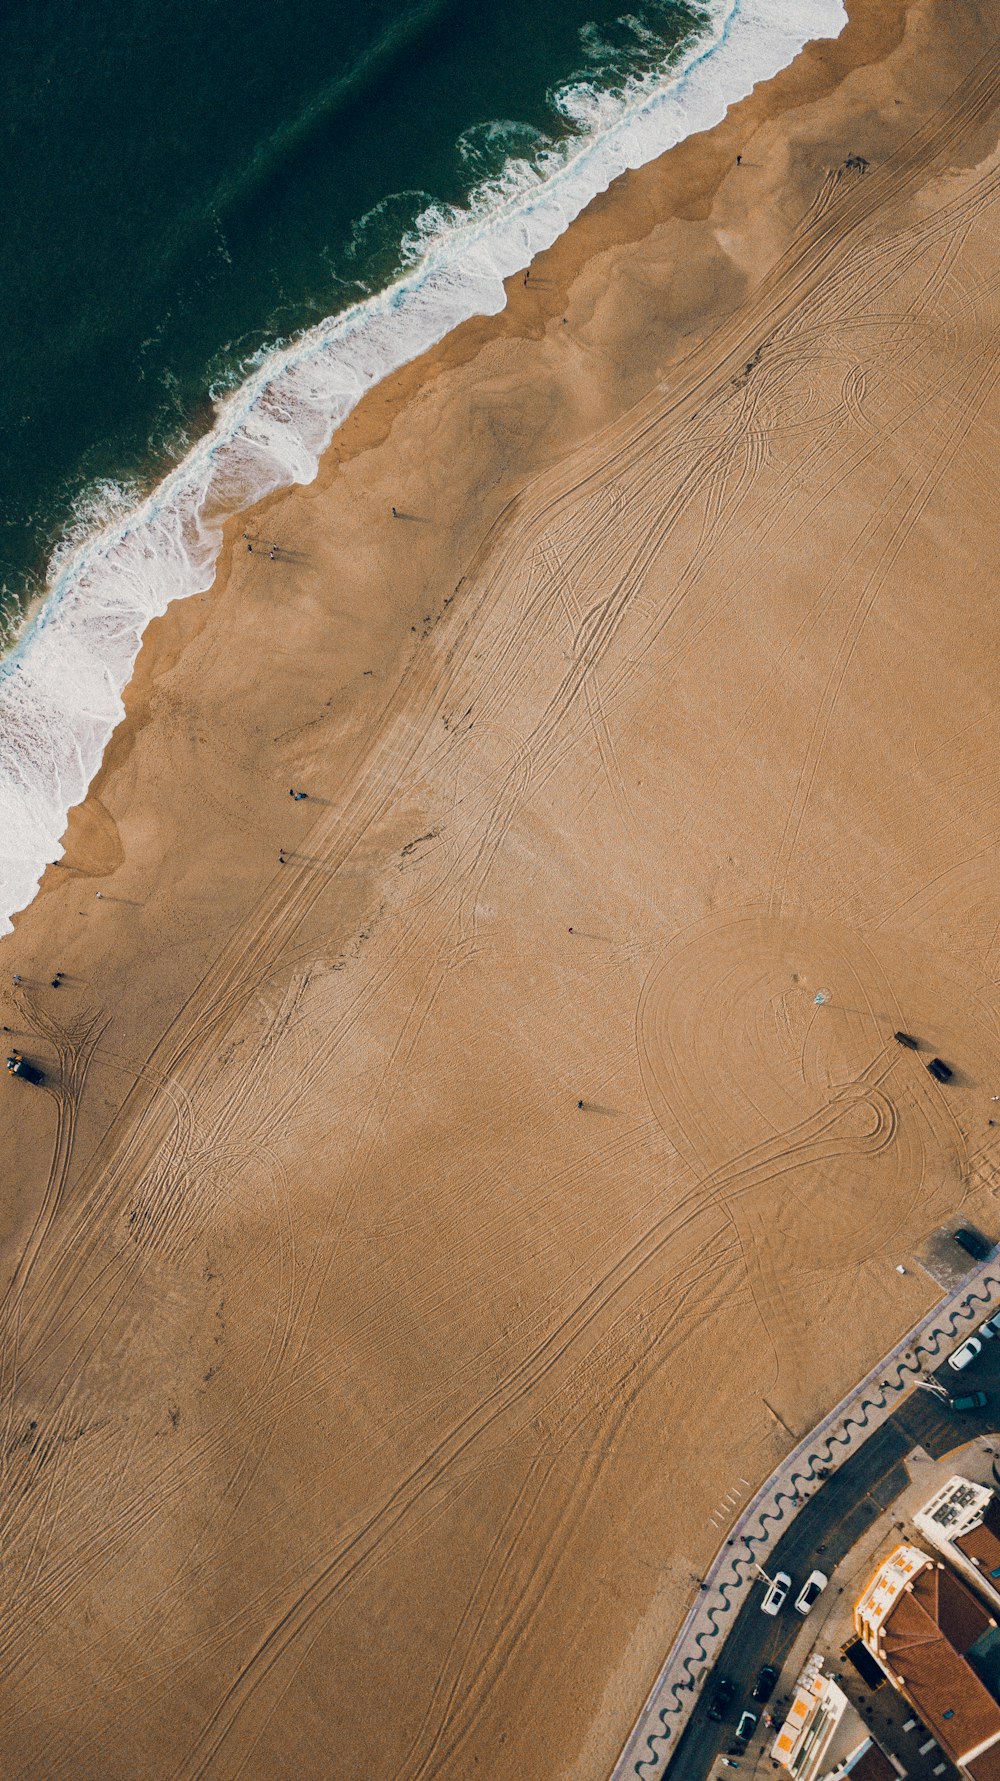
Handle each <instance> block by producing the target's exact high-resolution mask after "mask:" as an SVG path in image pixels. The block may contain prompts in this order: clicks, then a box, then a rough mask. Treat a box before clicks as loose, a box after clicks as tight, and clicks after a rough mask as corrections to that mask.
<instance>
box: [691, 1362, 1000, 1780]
mask: <svg viewBox="0 0 1000 1781" xmlns="http://www.w3.org/2000/svg"><path fill="white" fill-rule="evenodd" d="M937 1376H938V1377H939V1378H940V1379H941V1380H942V1382H943V1383H944V1384H945V1385H946V1387H947V1388H948V1390H949V1391H952V1392H954V1391H955V1389H956V1387H958V1388H959V1389H961V1390H965V1389H966V1388H968V1389H969V1390H982V1391H985V1392H986V1393H987V1394H988V1395H989V1403H988V1405H987V1408H986V1410H984V1411H982V1412H981V1413H978V1414H974V1415H962V1416H958V1415H956V1414H955V1412H954V1411H952V1410H950V1409H948V1408H947V1406H946V1405H944V1404H943V1403H942V1402H941V1400H940V1399H939V1398H936V1397H934V1396H933V1395H932V1394H931V1393H930V1392H927V1391H920V1390H917V1391H914V1392H913V1393H912V1394H911V1395H910V1396H909V1397H908V1398H906V1399H905V1400H904V1401H903V1402H902V1403H901V1404H900V1405H899V1407H898V1408H897V1409H896V1410H894V1411H893V1412H892V1414H891V1416H890V1417H889V1418H888V1420H887V1421H886V1422H884V1423H883V1424H882V1427H881V1428H879V1429H877V1430H876V1431H875V1433H874V1434H872V1435H871V1436H869V1438H868V1440H867V1441H866V1442H865V1444H864V1446H863V1447H860V1448H859V1449H858V1451H857V1452H856V1453H855V1454H853V1455H852V1457H851V1458H850V1459H848V1460H846V1461H845V1463H844V1464H843V1466H841V1468H840V1470H839V1471H837V1472H835V1473H834V1474H833V1476H832V1477H831V1478H829V1479H828V1480H827V1481H826V1483H825V1484H824V1485H823V1486H822V1488H821V1489H820V1490H818V1491H817V1493H816V1495H815V1496H814V1497H812V1498H811V1500H810V1501H809V1502H808V1503H806V1504H805V1506H804V1507H803V1508H802V1509H801V1510H800V1512H799V1514H798V1516H797V1518H796V1520H795V1521H794V1522H793V1523H792V1525H791V1527H790V1528H789V1530H788V1532H787V1533H786V1534H785V1535H784V1536H783V1537H782V1539H781V1540H780V1541H778V1542H777V1543H776V1545H775V1546H774V1547H773V1549H772V1551H771V1552H770V1553H769V1555H768V1561H767V1565H768V1570H769V1571H770V1573H771V1575H772V1576H773V1575H774V1572H775V1571H780V1570H784V1571H788V1572H789V1574H790V1575H791V1577H792V1578H793V1579H794V1589H795V1591H796V1592H797V1590H798V1588H799V1587H800V1586H801V1584H802V1583H803V1582H804V1580H805V1578H806V1577H807V1576H808V1574H809V1572H810V1571H811V1570H812V1569H813V1567H814V1566H818V1567H819V1568H820V1569H822V1570H825V1571H826V1572H827V1573H828V1574H830V1575H831V1577H832V1583H831V1587H832V1588H835V1587H838V1586H837V1581H836V1576H835V1574H834V1573H835V1567H836V1566H837V1565H838V1564H839V1563H840V1562H841V1560H842V1559H843V1558H845V1557H846V1556H847V1554H848V1552H849V1551H850V1549H851V1547H852V1546H853V1545H854V1543H855V1541H856V1540H857V1539H858V1538H859V1537H860V1535H862V1534H863V1533H864V1532H865V1530H866V1528H867V1527H868V1526H869V1525H870V1524H871V1522H872V1520H873V1518H874V1517H875V1516H876V1515H878V1514H880V1513H881V1511H882V1510H883V1509H887V1508H889V1507H890V1505H891V1504H892V1503H893V1502H894V1501H895V1499H896V1498H897V1497H898V1496H899V1495H900V1493H901V1492H902V1491H903V1490H905V1489H906V1486H907V1484H908V1482H909V1479H908V1477H907V1473H906V1469H905V1466H904V1464H903V1461H904V1459H905V1456H906V1455H907V1454H908V1453H910V1452H911V1451H912V1449H913V1448H914V1447H915V1446H920V1447H923V1448H924V1449H925V1450H926V1451H927V1452H928V1453H929V1454H930V1455H931V1457H932V1458H934V1459H941V1458H943V1457H944V1455H945V1454H946V1453H949V1452H951V1451H952V1449H953V1448H955V1447H956V1446H958V1445H960V1444H964V1443H965V1442H967V1441H969V1440H971V1439H972V1438H973V1437H974V1436H976V1435H979V1434H997V1433H1000V1340H995V1341H992V1342H988V1343H986V1344H985V1346H984V1350H983V1353H982V1355H981V1356H980V1357H979V1358H978V1360H976V1361H975V1362H973V1364H972V1366H970V1367H969V1368H967V1369H966V1371H965V1372H963V1373H962V1374H956V1373H955V1371H954V1369H953V1368H952V1367H949V1366H948V1364H947V1363H945V1364H944V1365H943V1366H941V1367H939V1368H938V1369H937ZM762 1595H763V1585H760V1586H758V1587H755V1588H754V1589H752V1590H751V1591H750V1593H749V1594H748V1596H747V1598H746V1600H745V1601H744V1603H743V1605H742V1607H741V1610H740V1613H739V1614H738V1616H737V1618H736V1620H735V1621H734V1623H733V1627H732V1630H731V1632H730V1633H729V1636H728V1638H727V1639H726V1642H725V1644H724V1646H723V1647H722V1649H721V1651H720V1652H719V1655H718V1657H717V1658H716V1661H715V1664H714V1665H713V1672H712V1674H711V1675H710V1676H709V1677H708V1678H707V1679H706V1682H705V1685H704V1687H703V1689H702V1692H701V1696H700V1699H699V1702H698V1706H697V1707H696V1709H695V1711H694V1714H693V1715H692V1717H691V1719H690V1721H689V1723H688V1725H687V1728H686V1730H685V1731H684V1733H683V1735H682V1737H681V1739H680V1741H679V1742H678V1744H677V1747H676V1749H675V1751H674V1753H673V1756H672V1758H671V1761H670V1764H669V1768H668V1771H667V1772H668V1774H669V1777H670V1781H705V1777H706V1776H707V1775H708V1774H709V1773H710V1771H711V1769H712V1765H713V1763H714V1762H715V1759H716V1758H717V1757H718V1756H719V1755H720V1754H723V1753H724V1752H725V1751H726V1750H727V1749H728V1748H729V1745H730V1744H731V1742H732V1737H733V1728H734V1726H735V1723H736V1720H737V1718H738V1717H739V1713H740V1711H741V1708H742V1706H743V1705H745V1704H749V1705H751V1706H753V1705H754V1703H753V1702H751V1701H750V1700H749V1696H750V1691H751V1689H752V1687H753V1684H754V1681H755V1679H756V1677H757V1673H758V1671H759V1669H760V1667H761V1665H762V1664H764V1663H773V1664H775V1665H776V1666H777V1667H778V1668H779V1669H780V1668H781V1666H782V1664H783V1663H784V1662H785V1660H786V1658H787V1657H788V1655H789V1653H790V1651H791V1648H792V1645H793V1643H794V1641H795V1637H796V1634H797V1633H798V1632H799V1631H800V1630H801V1627H802V1620H801V1618H800V1616H799V1615H798V1614H796V1613H795V1612H794V1610H793V1609H792V1608H791V1605H790V1604H791V1600H792V1598H791V1597H790V1598H789V1602H788V1603H787V1604H786V1606H785V1609H784V1611H783V1613H782V1614H781V1615H779V1616H778V1618H777V1619H773V1620H772V1619H770V1618H768V1616H767V1615H764V1614H761V1612H760V1601H761V1597H762ZM714 1676H728V1677H729V1679H730V1680H731V1681H732V1682H734V1683H735V1684H736V1690H737V1694H736V1699H735V1700H734V1702H733V1708H732V1711H731V1712H730V1714H729V1715H728V1716H727V1719H726V1721H725V1723H724V1724H723V1725H715V1724H713V1722H712V1721H711V1720H710V1719H709V1718H708V1715H707V1710H706V1709H707V1706H708V1702H709V1700H710V1699H711V1695H712V1687H713V1677H714ZM936 1760H940V1758H939V1757H938V1758H937V1759H936ZM909 1766H910V1770H911V1773H913V1772H914V1765H913V1763H912V1761H911V1763H910V1765H909Z"/></svg>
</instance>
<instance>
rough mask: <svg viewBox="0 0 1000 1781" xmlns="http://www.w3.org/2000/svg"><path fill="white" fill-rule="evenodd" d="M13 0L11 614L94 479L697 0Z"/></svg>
mask: <svg viewBox="0 0 1000 1781" xmlns="http://www.w3.org/2000/svg"><path fill="white" fill-rule="evenodd" d="M621 10H622V9H621V8H620V7H619V6H616V5H614V4H611V5H608V4H603V3H602V0H544V4H540V3H539V0H500V3H498V4H494V5H492V6H485V5H469V4H459V3H457V0H425V3H424V4H411V5H409V6H402V7H400V6H399V5H397V4H389V3H388V0H351V3H350V4H347V0H299V4H298V5H297V6H296V7H295V8H294V9H288V8H280V7H275V6H274V5H273V4H266V5H263V4H260V0H243V4H242V5H240V6H236V5H235V4H233V3H232V0H197V3H195V0H158V3H157V4H156V5H153V4H151V3H150V0H115V3H114V4H112V0H86V4H83V5H81V4H80V3H79V0H74V3H72V4H71V3H70V0H32V3H31V4H26V3H25V0H14V4H12V5H10V6H9V7H8V8H6V9H4V13H3V17H2V20H0V80H2V83H3V90H4V91H3V144H4V155H3V181H4V192H5V200H6V203H5V223H4V230H3V236H2V270H3V276H2V279H0V520H2V527H0V589H2V612H3V613H4V614H5V615H6V616H7V617H8V618H10V617H11V616H12V615H14V614H16V612H17V611H18V610H19V609H20V608H21V606H22V603H23V599H24V596H25V593H26V592H27V591H30V590H32V589H33V588H35V587H37V586H38V585H39V584H40V581H41V580H42V579H43V578H44V570H45V564H46V561H47V558H48V555H49V552H50V550H51V547H52V545H53V544H54V543H55V542H56V541H57V540H58V539H59V538H60V537H62V536H63V535H64V534H65V532H66V529H67V527H69V526H70V525H71V524H72V523H73V521H74V516H75V517H76V519H77V521H78V522H79V521H80V520H82V519H85V518H86V516H87V515H88V514H89V515H91V516H93V515H94V514H95V513H96V512H97V511H99V510H100V509H101V506H102V502H106V500H107V497H108V494H109V492H110V491H109V490H108V488H107V486H106V485H122V484H124V485H125V486H126V489H129V488H131V490H132V491H133V494H134V491H135V490H136V489H137V488H139V487H146V486H148V485H149V483H150V482H151V481H153V480H154V479H155V478H156V477H157V476H158V475H159V474H161V473H162V471H163V470H164V468H165V467H167V466H168V465H169V464H170V463H172V462H176V461H177V460H178V458H180V457H182V456H183V454H184V452H185V450H186V448H187V446H188V445H189V444H190V442H191V440H192V439H193V438H194V437H196V436H197V435H198V434H199V433H200V432H202V431H203V430H204V429H205V427H206V426H207V425H208V422H209V420H210V392H211V391H212V389H213V388H216V389H223V388H226V387H228V386H230V385H231V384H233V383H235V382H237V381H239V380H240V377H241V374H242V368H244V367H245V365H246V362H247V360H248V359H249V358H250V357H251V356H252V355H253V354H254V353H256V352H258V351H259V350H261V349H262V348H266V347H268V346H269V345H271V344H272V343H273V342H274V341H275V340H276V339H280V338H282V337H288V336H289V335H292V334H294V333H295V332H296V331H298V330H300V329H302V328H304V327H307V326H308V325H310V324H311V323H314V322H316V321H318V320H319V319H320V318H321V317H323V316H327V315H330V314H331V313H336V312H337V311H339V310H341V309H343V308H344V307H345V306H346V305H347V304H349V303H351V302H353V301H356V300H357V299H358V298H359V297H363V296H364V295H366V294H367V293H370V292H371V291H373V290H375V289H378V288H380V287H382V286H383V285H384V284H385V283H386V282H388V281H389V280H390V279H391V278H392V276H393V275H394V274H395V273H396V272H397V271H398V269H399V268H400V265H401V264H402V262H403V260H404V257H405V254H404V248H403V245H402V244H403V241H404V238H405V237H406V235H407V232H408V231H412V229H413V226H414V223H415V220H416V218H417V217H418V215H419V214H420V213H421V212H422V211H424V210H425V209H426V207H427V206H428V204H429V203H431V202H432V201H434V202H438V203H443V204H448V205H460V204H462V203H463V201H464V200H465V199H466V198H467V196H468V193H469V191H470V188H472V187H473V186H475V185H477V184H478V183H479V182H481V181H482V180H483V179H484V178H486V177H488V176H490V175H495V174H497V173H499V172H500V171H501V170H502V168H503V166H504V165H505V163H506V161H507V160H508V157H509V156H510V155H511V154H512V153H519V154H527V155H529V156H532V155H537V154H538V153H539V151H540V150H542V149H543V148H544V145H545V142H546V140H548V141H551V140H553V139H558V138H560V137H562V136H565V135H566V134H567V132H568V131H569V130H570V127H571V126H570V125H569V123H568V122H567V120H566V119H565V117H564V116H562V115H561V114H560V112H559V111H558V110H557V109H555V108H554V106H553V103H552V99H553V95H554V94H555V93H556V92H557V91H558V90H559V89H560V88H565V87H574V86H575V87H580V86H581V84H585V83H591V84H592V85H593V87H594V88H595V89H596V90H597V91H600V92H615V91H620V90H621V88H622V86H623V84H624V83H625V81H626V80H627V79H628V78H629V77H630V76H636V75H640V74H642V73H644V72H647V71H649V70H651V69H654V68H656V67H659V66H661V65H662V64H663V62H664V61H665V60H666V59H667V58H668V57H669V55H670V53H671V51H672V50H675V49H676V47H677V45H678V44H679V43H680V42H681V41H682V40H684V39H685V38H688V37H689V36H690V34H691V32H692V31H693V30H694V29H695V28H696V27H697V25H698V22H699V18H700V9H699V8H698V7H697V6H695V5H694V4H690V3H688V0H647V3H646V4H643V5H639V6H636V7H634V8H631V9H629V20H628V21H626V22H622V19H621V17H620V16H619V15H620V12H621Z"/></svg>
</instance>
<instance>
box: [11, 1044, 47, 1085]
mask: <svg viewBox="0 0 1000 1781" xmlns="http://www.w3.org/2000/svg"><path fill="white" fill-rule="evenodd" d="M7 1069H8V1071H9V1073H10V1075H11V1076H20V1078H21V1080H22V1082H44V1080H45V1078H44V1077H43V1075H42V1072H41V1070H38V1069H36V1068H35V1065H34V1064H29V1062H28V1060H27V1058H26V1057H22V1056H21V1053H20V1052H19V1051H12V1052H11V1054H10V1056H9V1058H8V1059H7Z"/></svg>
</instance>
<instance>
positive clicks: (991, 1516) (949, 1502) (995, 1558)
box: [913, 1477, 1000, 1610]
mask: <svg viewBox="0 0 1000 1781" xmlns="http://www.w3.org/2000/svg"><path fill="white" fill-rule="evenodd" d="M913 1521H914V1526H916V1527H918V1528H919V1529H920V1532H921V1533H922V1534H923V1535H924V1538H925V1539H927V1540H929V1541H930V1543H931V1545H932V1546H936V1547H937V1549H938V1551H939V1552H943V1553H944V1556H945V1558H946V1559H948V1561H949V1563H950V1564H953V1565H954V1567H955V1569H956V1571H960V1572H961V1573H962V1575H963V1577H968V1578H969V1580H970V1581H971V1582H972V1583H974V1584H975V1585H976V1587H977V1589H979V1590H981V1592H982V1594H983V1595H984V1596H985V1597H986V1600H987V1601H988V1602H989V1603H990V1606H991V1607H992V1608H993V1609H994V1610H996V1609H998V1608H1000V1503H998V1502H997V1499H996V1497H995V1496H994V1495H993V1492H992V1491H991V1490H990V1488H989V1486H988V1485H986V1484H971V1483H970V1482H969V1479H968V1478H958V1477H955V1478H949V1480H948V1482H947V1484H944V1485H942V1487H941V1489H940V1490H939V1491H938V1493H937V1495H936V1496H933V1497H931V1500H930V1502H929V1503H926V1504H925V1505H924V1507H923V1508H922V1509H920V1510H918V1512H917V1514H916V1515H915V1516H914V1517H913Z"/></svg>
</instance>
